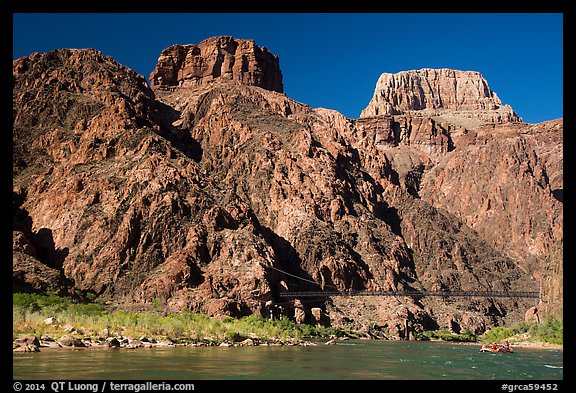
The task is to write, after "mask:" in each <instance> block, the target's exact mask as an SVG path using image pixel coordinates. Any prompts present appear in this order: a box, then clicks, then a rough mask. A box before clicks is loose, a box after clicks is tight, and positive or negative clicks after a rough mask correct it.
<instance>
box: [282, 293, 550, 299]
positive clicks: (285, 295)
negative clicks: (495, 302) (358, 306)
mask: <svg viewBox="0 0 576 393" xmlns="http://www.w3.org/2000/svg"><path fill="white" fill-rule="evenodd" d="M279 296H280V297H281V298H300V297H330V296H410V297H423V296H440V297H484V298H491V297H492V298H494V297H516V298H518V297H523V298H539V297H540V293H539V292H528V291H520V292H510V291H302V292H282V293H280V294H279Z"/></svg>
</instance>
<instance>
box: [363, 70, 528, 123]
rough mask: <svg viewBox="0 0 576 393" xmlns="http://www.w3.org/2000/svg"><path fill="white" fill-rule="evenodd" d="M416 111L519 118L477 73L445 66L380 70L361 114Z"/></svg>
mask: <svg viewBox="0 0 576 393" xmlns="http://www.w3.org/2000/svg"><path fill="white" fill-rule="evenodd" d="M418 112H420V114H421V115H426V116H434V115H441V114H443V113H447V112H452V113H454V112H458V113H459V114H461V115H464V116H467V117H473V118H478V119H481V120H484V121H486V122H496V123H503V122H518V121H520V120H521V119H520V118H519V117H518V115H516V113H514V111H513V110H512V108H511V107H510V106H508V105H503V104H502V102H501V101H500V98H498V96H497V95H496V93H494V92H493V91H492V90H490V88H489V87H488V82H487V81H486V80H485V79H484V78H483V77H482V75H481V74H480V73H479V72H476V71H459V70H452V69H446V68H441V69H432V68H423V69H421V70H412V71H402V72H398V73H396V74H389V73H383V74H382V75H381V76H380V78H378V82H377V83H376V89H375V91H374V96H373V97H372V100H371V101H370V103H369V104H368V106H367V107H366V108H365V109H364V110H363V111H362V114H361V115H360V117H370V116H378V115H399V114H417V113H418Z"/></svg>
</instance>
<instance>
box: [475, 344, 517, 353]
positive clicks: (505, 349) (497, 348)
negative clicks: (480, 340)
mask: <svg viewBox="0 0 576 393" xmlns="http://www.w3.org/2000/svg"><path fill="white" fill-rule="evenodd" d="M480 352H492V353H513V352H514V351H513V350H512V347H511V346H510V343H508V342H507V343H506V344H484V345H482V348H480Z"/></svg>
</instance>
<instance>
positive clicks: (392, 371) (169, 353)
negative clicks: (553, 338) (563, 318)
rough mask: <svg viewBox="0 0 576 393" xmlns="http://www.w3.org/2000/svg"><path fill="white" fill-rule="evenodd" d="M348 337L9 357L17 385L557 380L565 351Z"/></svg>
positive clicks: (15, 354) (560, 377) (29, 354)
mask: <svg viewBox="0 0 576 393" xmlns="http://www.w3.org/2000/svg"><path fill="white" fill-rule="evenodd" d="M479 348H480V345H464V344H453V343H442V342H421V341H417V342H413V341H370V340H350V341H343V342H338V343H337V345H330V346H327V345H318V346H305V347H302V346H282V347H229V348H220V347H177V348H162V349H160V348H157V349H137V350H57V351H48V350H44V351H42V352H40V353H14V354H13V356H12V359H13V369H12V372H13V379H15V380H32V379H45V380H58V379H60V380H75V379H78V380H200V379H219V380H221V379H234V380H240V379H249V380H262V379H264V380H272V379H362V380H365V379H405V380H408V379H410V380H414V379H435V380H438V379H439V380H442V379H446V380H448V379H449V380H454V379H459V380H467V379H468V380H470V379H472V380H493V379H496V380H507V381H510V380H561V379H563V352H562V351H560V350H552V349H529V348H516V349H515V352H514V353H512V354H492V353H481V352H480V351H479Z"/></svg>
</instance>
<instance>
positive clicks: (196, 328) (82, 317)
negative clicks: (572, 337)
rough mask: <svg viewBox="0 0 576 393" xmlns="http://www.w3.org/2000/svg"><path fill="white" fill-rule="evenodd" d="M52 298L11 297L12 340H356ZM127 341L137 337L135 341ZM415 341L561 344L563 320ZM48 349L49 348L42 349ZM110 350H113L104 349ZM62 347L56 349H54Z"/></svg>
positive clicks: (284, 324) (256, 321)
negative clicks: (68, 338)
mask: <svg viewBox="0 0 576 393" xmlns="http://www.w3.org/2000/svg"><path fill="white" fill-rule="evenodd" d="M89 299H90V296H88V299H86V297H85V298H84V301H82V302H80V301H77V300H74V299H72V298H67V297H60V296H56V295H50V294H29V293H14V294H13V311H12V312H13V339H14V340H16V341H17V340H18V338H19V337H20V338H21V337H23V336H34V337H41V339H42V340H44V339H45V340H46V341H54V342H57V340H61V339H62V338H63V337H64V336H67V335H69V334H73V335H78V336H81V337H83V338H84V341H83V342H84V344H86V343H87V344H88V345H66V344H64V346H92V345H95V344H98V343H102V344H107V343H109V342H110V339H111V338H119V339H120V341H118V345H114V346H118V347H119V346H120V342H122V340H124V341H123V342H124V343H125V344H130V345H125V346H127V347H129V348H136V347H141V346H145V345H144V344H143V342H145V343H146V344H148V346H152V343H159V342H163V343H167V344H169V345H173V344H177V345H178V344H182V345H186V344H189V345H222V346H228V345H235V344H236V345H238V344H241V345H259V344H260V345H268V344H275V345H284V344H290V345H294V344H305V343H306V342H305V341H302V340H303V339H305V338H332V339H334V338H345V339H346V338H359V334H358V333H357V332H353V331H349V330H344V329H341V328H334V327H324V326H319V325H318V326H312V325H308V324H296V323H295V322H294V321H292V320H290V319H288V318H286V317H283V318H281V319H275V320H270V319H264V318H262V317H260V316H257V315H250V316H246V317H243V318H224V319H218V318H212V317H208V316H206V315H203V314H199V313H192V312H190V311H187V310H184V311H182V312H178V313H173V312H166V311H165V310H164V307H163V305H162V304H161V302H160V301H155V302H153V303H152V305H151V306H150V307H149V309H148V310H138V311H135V310H128V309H110V308H108V307H106V306H104V305H102V304H98V303H94V302H90V301H87V300H89ZM131 337H140V339H139V340H136V339H132V338H131ZM415 338H416V340H439V341H456V342H494V341H498V342H501V341H504V340H506V339H507V340H509V341H511V342H513V343H514V342H516V343H518V342H522V343H527V342H540V343H546V344H556V345H561V344H562V343H563V324H562V319H556V318H547V319H545V320H544V321H543V322H542V323H535V322H520V323H517V324H514V325H512V326H510V327H496V328H493V329H491V330H489V331H487V332H486V333H484V334H483V335H480V336H475V335H473V334H472V333H470V332H468V331H464V332H462V333H460V334H455V333H452V332H449V331H446V330H435V331H423V332H419V333H418V334H416V335H415ZM46 346H52V347H54V344H53V345H46ZM108 346H113V345H110V344H108ZM56 347H60V344H56Z"/></svg>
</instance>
